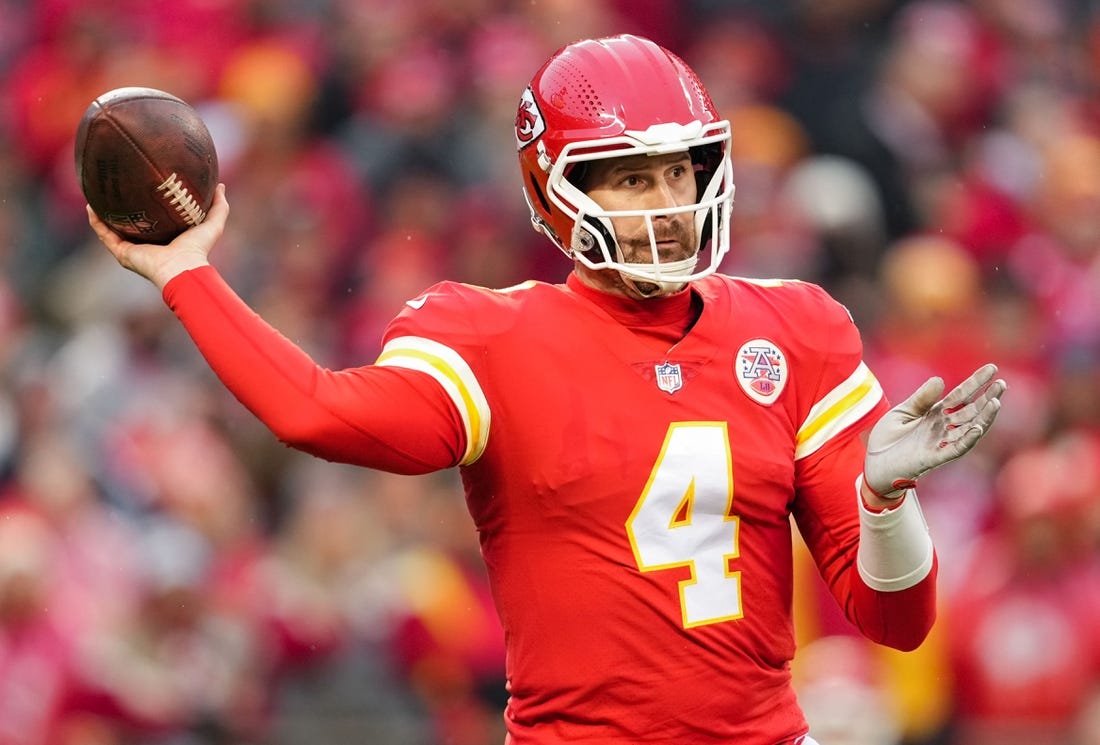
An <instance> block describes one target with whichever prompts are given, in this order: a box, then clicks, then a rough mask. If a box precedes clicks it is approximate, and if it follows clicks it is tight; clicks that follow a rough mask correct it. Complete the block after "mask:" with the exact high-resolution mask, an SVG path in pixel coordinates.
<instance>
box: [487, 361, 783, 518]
mask: <svg viewBox="0 0 1100 745" xmlns="http://www.w3.org/2000/svg"><path fill="white" fill-rule="evenodd" d="M742 346H743V345H738V347H737V348H734V349H721V348H714V347H711V348H706V349H702V350H700V349H692V348H690V347H687V348H684V349H676V348H673V349H671V350H669V351H668V353H667V354H662V353H661V350H657V351H656V352H655V351H653V350H650V349H646V348H642V347H634V348H632V349H630V350H629V351H630V353H629V354H627V353H625V352H624V350H622V349H619V350H608V349H603V350H599V351H602V354H599V353H597V350H595V349H589V350H588V351H589V352H590V354H574V355H573V356H572V357H569V356H567V355H564V354H560V353H554V354H548V355H546V356H544V357H542V358H541V359H540V357H539V355H537V354H533V353H532V354H530V355H528V356H527V357H526V358H525V359H524V360H522V361H521V362H517V364H515V365H513V366H512V368H511V370H510V372H509V374H508V375H507V376H506V377H503V378H501V379H502V380H505V381H507V382H506V384H505V387H504V388H503V389H502V390H500V391H496V392H495V393H496V396H495V400H494V402H493V412H494V413H493V432H492V433H491V435H490V443H491V449H492V450H493V451H494V452H495V457H496V458H498V459H499V462H500V463H501V464H502V465H503V467H504V468H507V469H515V470H516V471H517V472H519V473H522V474H523V476H522V479H523V481H524V486H525V488H526V489H527V490H528V494H529V498H530V499H532V500H534V502H535V505H534V506H535V507H536V508H538V509H540V510H547V511H550V512H557V511H560V512H561V514H563V515H569V516H571V517H580V518H581V519H583V518H584V516H597V515H598V514H599V513H601V512H604V511H611V512H614V513H615V514H616V517H623V518H625V516H626V515H628V514H629V513H630V511H631V510H632V509H634V507H635V506H636V505H637V504H639V503H640V502H639V500H642V498H643V496H644V495H645V494H647V493H649V494H656V493H661V494H668V495H674V496H675V498H676V500H677V503H679V500H687V502H685V503H684V510H689V509H695V510H697V511H702V510H711V511H714V512H716V513H722V512H724V511H728V510H729V509H730V499H731V496H732V495H733V494H734V492H735V491H736V493H737V498H738V502H739V508H740V509H741V510H743V511H747V512H749V513H753V514H756V515H757V516H758V517H760V518H761V519H767V520H773V519H781V518H785V513H786V505H787V503H788V501H789V496H790V493H791V490H792V488H793V486H792V484H793V479H794V473H793V471H794V466H793V462H794V458H793V452H794V437H795V431H796V429H797V425H796V424H795V422H794V421H793V416H792V414H791V411H792V410H793V407H791V406H790V405H788V401H787V399H786V398H784V396H785V395H793V393H791V392H788V391H785V390H784V389H785V388H786V386H787V384H788V383H789V376H790V374H791V373H790V370H789V367H788V366H787V364H786V360H785V358H782V357H781V356H780V355H778V354H777V350H775V349H773V348H771V347H768V345H767V344H766V343H761V344H757V345H756V347H757V348H756V349H753V350H751V351H750V350H747V349H742V348H741V347H742ZM750 346H751V345H750ZM559 351H560V350H559ZM575 351H577V352H580V351H581V350H575ZM748 355H751V356H752V357H753V359H748V360H747V359H746V356H748ZM523 381H526V382H527V383H528V385H526V386H525V385H522V382H523ZM551 381H557V382H556V383H551ZM540 383H541V384H540ZM668 498H669V499H672V497H671V496H670V497H668ZM688 502H690V503H691V505H690V507H689V506H688ZM673 507H675V505H673ZM671 514H672V513H670V515H671ZM685 514H686V513H685ZM670 519H672V518H670Z"/></svg>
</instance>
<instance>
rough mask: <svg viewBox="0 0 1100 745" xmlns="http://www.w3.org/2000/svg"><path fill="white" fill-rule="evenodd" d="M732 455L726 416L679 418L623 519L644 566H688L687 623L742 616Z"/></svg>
mask: <svg viewBox="0 0 1100 745" xmlns="http://www.w3.org/2000/svg"><path fill="white" fill-rule="evenodd" d="M732 506H733V461H732V458H731V456H730V442H729V431H728V429H727V427H726V424H725V422H675V423H673V424H671V425H669V428H668V433H667V434H666V435H665V442H664V445H662V447H661V453H660V455H659V456H657V462H656V463H654V465H653V471H652V473H650V475H649V481H648V482H647V483H646V486H645V490H643V491H642V495H641V497H639V498H638V503H637V504H636V505H635V506H634V511H633V512H631V513H630V517H629V518H628V519H627V521H626V532H627V535H628V536H629V537H630V545H631V546H632V547H633V549H634V558H635V559H636V560H637V562H638V568H639V569H640V570H642V571H643V572H657V571H663V570H667V569H681V568H683V567H687V568H688V569H689V570H690V576H689V577H688V578H687V579H684V580H681V581H680V610H681V612H682V614H683V623H684V628H692V627H695V626H704V625H706V624H711V623H720V622H722V621H732V620H735V619H738V618H741V616H742V615H743V614H742V610H741V572H734V571H731V570H730V568H729V567H730V560H731V559H736V558H737V556H738V555H739V550H738V546H737V540H738V536H737V532H738V525H739V521H738V518H737V517H736V516H735V515H733V514H731V508H732Z"/></svg>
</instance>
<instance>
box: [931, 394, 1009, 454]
mask: <svg viewBox="0 0 1100 745" xmlns="http://www.w3.org/2000/svg"><path fill="white" fill-rule="evenodd" d="M964 410H971V416H969V417H967V418H966V420H965V421H964V422H963V423H961V424H952V425H949V426H948V429H947V432H946V435H945V437H944V439H943V441H941V442H940V448H941V449H942V450H941V453H942V454H943V455H944V456H945V457H944V458H943V460H942V461H941V462H940V463H939V464H937V465H942V464H943V463H947V462H948V461H951V460H954V459H955V458H958V457H959V456H961V455H963V454H965V453H966V452H967V451H969V450H970V449H971V448H973V447H974V446H975V445H977V444H978V441H979V440H981V439H982V437H984V436H985V433H986V432H988V431H989V428H990V427H991V426H992V425H993V421H994V420H995V419H996V418H997V414H998V413H1000V411H1001V399H1000V397H999V396H996V397H991V398H990V399H989V400H988V401H985V402H984V403H983V405H982V406H981V408H978V406H977V404H969V405H967V406H966V407H965V409H964ZM944 451H946V452H944Z"/></svg>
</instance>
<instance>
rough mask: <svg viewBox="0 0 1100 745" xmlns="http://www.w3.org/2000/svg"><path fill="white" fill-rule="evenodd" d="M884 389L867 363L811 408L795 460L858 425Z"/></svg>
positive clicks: (797, 440) (799, 436) (800, 432)
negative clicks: (850, 427) (848, 428)
mask: <svg viewBox="0 0 1100 745" xmlns="http://www.w3.org/2000/svg"><path fill="white" fill-rule="evenodd" d="M882 396H883V393H882V386H881V385H879V382H878V379H876V378H875V376H874V374H873V373H872V372H871V370H870V368H868V367H867V364H866V363H864V362H860V363H859V366H857V367H856V369H855V372H853V373H852V374H851V375H849V376H848V378H847V379H846V380H844V381H843V382H841V383H840V384H839V385H837V386H836V387H835V388H833V390H831V391H829V392H828V393H827V394H825V396H824V397H823V398H822V399H821V400H820V401H818V402H817V403H816V404H814V405H813V407H812V408H811V409H810V412H809V414H808V415H807V416H806V419H805V421H804V422H802V426H800V427H799V428H798V433H797V434H796V436H795V451H794V456H795V459H796V460H797V459H800V458H805V457H806V456H807V455H810V454H812V453H815V452H817V451H818V450H819V449H821V447H822V446H823V445H825V443H827V442H828V441H829V440H831V439H832V438H833V437H834V436H836V434H837V433H839V432H842V431H843V430H844V429H846V428H847V427H849V426H851V425H853V424H855V423H856V422H858V421H859V420H860V419H862V418H863V417H864V416H866V415H867V414H868V413H869V412H870V411H871V410H872V409H874V408H875V406H876V405H878V402H879V401H881V400H882Z"/></svg>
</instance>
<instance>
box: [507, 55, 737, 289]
mask: <svg viewBox="0 0 1100 745" xmlns="http://www.w3.org/2000/svg"><path fill="white" fill-rule="evenodd" d="M729 143H730V125H729V122H728V121H725V120H721V119H719V117H718V114H717V113H716V112H715V109H714V104H713V103H712V102H711V100H710V95H709V94H708V93H707V91H706V89H705V88H704V87H703V84H702V83H701V82H700V81H699V78H698V76H697V75H696V74H695V73H694V72H693V71H692V70H691V68H689V67H688V66H687V65H686V64H685V63H684V62H683V60H681V59H680V58H679V57H677V56H676V55H674V54H672V53H671V52H669V51H668V50H667V49H664V48H662V47H660V46H658V45H657V44H655V43H653V42H652V41H650V40H648V39H643V38H641V37H638V36H630V35H623V36H615V37H609V38H603V39H591V40H585V41H580V42H576V43H574V44H570V45H568V46H566V47H564V48H562V49H561V50H559V51H558V52H557V53H555V54H554V55H553V56H552V57H551V58H550V59H549V60H548V61H547V62H546V63H545V64H544V65H543V66H542V67H541V68H540V69H539V71H538V72H537V73H536V74H535V77H534V79H533V80H532V81H531V84H530V85H529V86H528V88H527V90H525V91H524V93H523V96H522V97H521V99H520V103H519V111H518V112H517V114H516V145H517V147H518V148H519V162H520V168H521V170H522V174H523V188H524V195H525V197H526V198H527V203H528V206H529V207H530V208H531V222H532V223H533V225H534V227H535V229H536V230H538V231H539V232H542V233H545V234H546V235H547V236H549V237H550V239H551V240H552V241H553V242H554V243H555V244H557V246H558V248H560V249H561V250H562V251H564V252H565V254H566V255H567V256H569V257H570V258H575V259H577V260H579V261H581V262H582V263H583V264H585V265H586V266H588V267H591V268H593V269H615V270H617V271H618V272H619V273H620V274H621V275H622V276H623V278H624V280H626V281H627V282H628V283H630V284H632V285H634V283H635V282H636V281H643V282H650V283H655V284H657V285H658V287H659V288H661V291H663V292H668V291H674V290H676V289H679V288H680V287H682V286H683V285H684V283H686V282H689V281H691V280H695V279H699V278H701V277H705V276H706V275H708V274H710V273H712V272H714V271H715V270H717V269H718V266H719V264H720V263H721V261H722V257H724V256H725V254H726V252H727V251H728V250H729V240H730V237H729V211H730V207H731V204H732V202H733V192H734V185H733V166H732V164H731V162H730V155H729ZM684 151H687V152H688V153H690V155H691V160H692V163H693V165H694V168H695V172H696V181H697V183H698V187H699V188H698V196H697V198H696V202H695V203H694V204H690V205H686V206H683V207H675V208H672V209H661V210H640V209H639V210H617V211H614V212H612V211H608V210H604V209H601V208H600V206H599V205H597V204H596V203H595V202H594V201H593V200H592V199H590V198H589V197H588V196H587V195H586V194H585V193H584V192H583V191H581V189H580V188H578V187H577V186H576V185H575V184H574V183H572V182H571V181H570V175H571V174H573V173H574V172H575V169H576V167H577V165H578V164H580V163H584V162H586V161H591V160H596V159H600V158H614V157H620V156H628V155H638V154H649V155H659V154H663V153H670V152H684ZM680 212H692V213H694V217H695V221H694V222H695V234H696V238H697V241H698V247H697V250H696V253H695V255H694V256H693V257H691V258H689V259H687V260H684V261H677V262H667V263H664V264H662V263H661V262H660V260H659V259H658V254H657V247H656V245H655V244H654V241H653V240H652V236H653V223H652V220H653V218H654V217H655V216H657V215H668V214H670V213H680ZM628 216H635V217H636V216H641V217H644V218H645V220H646V224H647V226H648V228H649V233H650V236H651V241H650V242H651V244H654V245H652V259H653V260H652V262H648V263H633V262H632V263H626V262H625V261H624V260H623V255H622V252H621V250H620V248H619V246H618V243H617V241H616V239H615V230H614V228H613V226H612V223H611V219H610V218H612V217H628ZM707 246H709V248H710V260H709V261H708V262H707V263H706V265H705V266H704V267H702V268H701V269H697V267H698V263H699V254H700V252H701V250H702V249H703V248H705V247H707Z"/></svg>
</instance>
